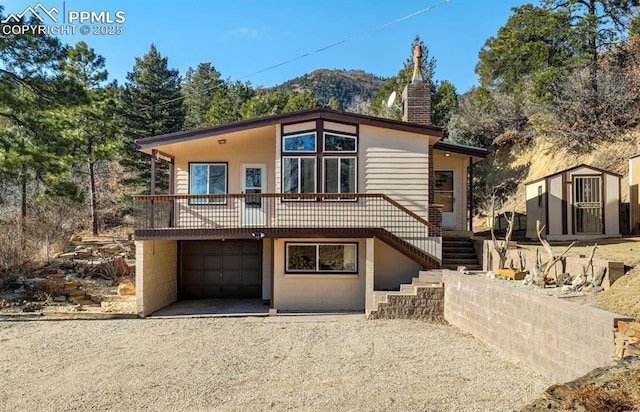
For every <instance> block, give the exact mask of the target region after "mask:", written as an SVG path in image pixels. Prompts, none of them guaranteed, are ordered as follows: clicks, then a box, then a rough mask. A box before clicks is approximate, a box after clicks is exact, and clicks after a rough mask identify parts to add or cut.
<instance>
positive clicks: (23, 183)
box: [20, 165, 27, 251]
mask: <svg viewBox="0 0 640 412" xmlns="http://www.w3.org/2000/svg"><path fill="white" fill-rule="evenodd" d="M26 169H27V168H26V167H25V166H24V165H22V173H21V175H20V191H21V199H20V247H21V249H22V250H23V251H24V250H25V249H26V248H27V233H26V232H27V230H26V225H27V170H26Z"/></svg>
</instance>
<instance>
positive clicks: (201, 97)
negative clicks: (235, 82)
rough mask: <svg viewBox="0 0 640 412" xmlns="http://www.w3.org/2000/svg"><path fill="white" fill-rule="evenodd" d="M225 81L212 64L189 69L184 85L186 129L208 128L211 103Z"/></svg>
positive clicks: (201, 64) (202, 64)
mask: <svg viewBox="0 0 640 412" xmlns="http://www.w3.org/2000/svg"><path fill="white" fill-rule="evenodd" d="M222 84H223V81H222V80H221V79H220V72H219V71H217V70H216V69H215V67H213V66H212V65H211V63H200V64H199V65H198V66H197V67H196V68H195V69H193V68H191V67H189V69H188V70H187V73H186V75H185V78H184V82H183V83H182V94H183V95H184V106H185V120H184V128H185V129H195V128H198V127H204V126H207V125H208V124H209V123H208V122H207V112H208V111H209V108H210V107H211V101H212V100H213V97H214V95H215V93H216V92H217V91H218V88H219V87H221V86H222Z"/></svg>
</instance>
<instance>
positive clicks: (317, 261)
mask: <svg viewBox="0 0 640 412" xmlns="http://www.w3.org/2000/svg"><path fill="white" fill-rule="evenodd" d="M285 247H286V257H285V259H286V271H285V273H308V274H318V273H327V274H336V273H349V274H355V273H358V244H357V243H286V245H285Z"/></svg>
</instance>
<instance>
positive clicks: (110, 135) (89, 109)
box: [62, 42, 119, 235]
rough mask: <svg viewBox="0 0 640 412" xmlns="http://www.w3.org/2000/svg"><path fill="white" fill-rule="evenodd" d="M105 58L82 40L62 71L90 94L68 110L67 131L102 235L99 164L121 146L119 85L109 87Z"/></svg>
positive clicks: (95, 227)
mask: <svg viewBox="0 0 640 412" xmlns="http://www.w3.org/2000/svg"><path fill="white" fill-rule="evenodd" d="M104 66H105V60H104V57H102V56H100V55H97V54H96V53H95V51H94V50H93V49H92V48H90V47H89V46H88V45H87V43H85V42H79V43H78V44H77V45H76V46H75V47H73V48H71V49H70V50H69V52H68V53H67V59H66V60H65V61H64V62H63V64H62V70H63V71H64V72H65V74H66V75H67V76H68V78H69V79H70V80H72V81H74V82H76V83H77V84H78V85H79V86H80V87H81V88H82V90H84V92H85V94H86V101H85V102H84V103H83V104H81V105H78V106H76V107H74V108H72V109H70V110H68V111H67V113H66V116H65V118H66V121H67V123H68V126H67V130H66V134H67V136H68V137H69V140H70V141H71V142H72V149H73V153H72V154H73V159H74V162H77V163H79V167H78V168H77V170H82V169H83V168H84V169H85V170H84V172H83V173H84V174H86V176H87V178H88V183H89V184H88V186H89V199H90V206H91V208H90V210H91V221H92V230H93V234H94V235H98V226H99V225H98V222H99V219H98V212H97V210H98V194H97V191H96V166H97V165H98V164H99V163H101V162H104V161H106V160H109V159H111V158H113V156H114V153H115V151H116V150H117V149H118V146H119V141H118V137H119V127H118V126H119V124H118V122H117V116H116V114H117V113H116V109H117V97H118V96H117V87H116V86H115V85H110V86H109V87H107V88H105V87H104V86H103V83H104V82H105V81H106V80H107V71H106V70H104Z"/></svg>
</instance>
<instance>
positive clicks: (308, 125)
mask: <svg viewBox="0 0 640 412" xmlns="http://www.w3.org/2000/svg"><path fill="white" fill-rule="evenodd" d="M315 128H316V122H304V123H298V124H288V125H286V126H284V127H283V129H284V133H285V134H289V133H295V132H302V131H305V130H311V129H315ZM279 129H280V128H278V130H279Z"/></svg>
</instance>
